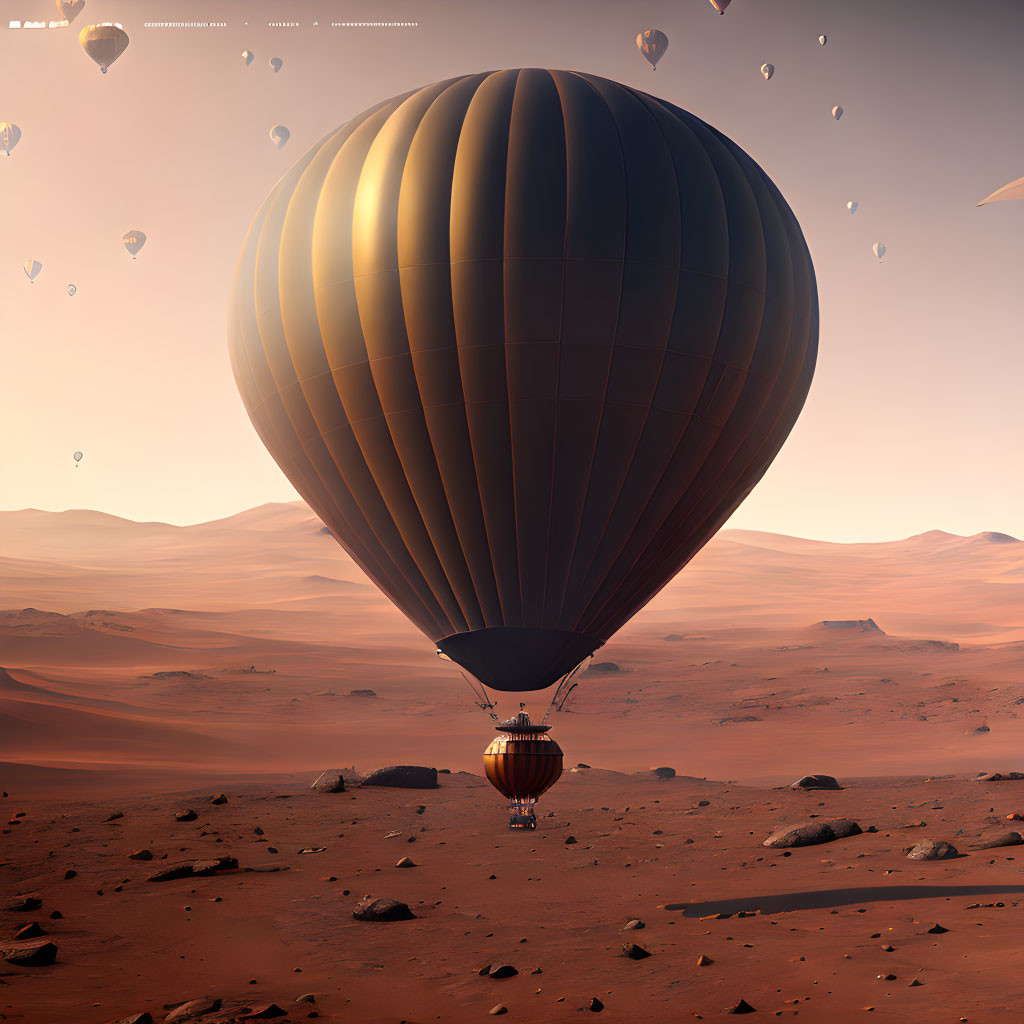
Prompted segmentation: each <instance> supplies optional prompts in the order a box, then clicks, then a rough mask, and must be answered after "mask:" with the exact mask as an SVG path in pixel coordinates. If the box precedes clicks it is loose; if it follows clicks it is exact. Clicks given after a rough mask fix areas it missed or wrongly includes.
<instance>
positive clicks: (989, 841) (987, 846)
mask: <svg viewBox="0 0 1024 1024" xmlns="http://www.w3.org/2000/svg"><path fill="white" fill-rule="evenodd" d="M1001 846H1024V836H1022V835H1021V834H1020V833H1019V832H1003V833H1001V834H1000V835H993V836H982V837H981V839H980V841H979V842H978V847H977V848H978V849H979V850H996V849H999V847H1001Z"/></svg>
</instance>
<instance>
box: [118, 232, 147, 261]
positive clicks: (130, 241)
mask: <svg viewBox="0 0 1024 1024" xmlns="http://www.w3.org/2000/svg"><path fill="white" fill-rule="evenodd" d="M121 241H122V242H124V247H125V248H126V249H127V250H128V251H129V252H130V253H131V254H132V256H138V254H139V253H140V252H141V251H142V247H143V246H144V245H145V244H146V236H145V235H144V234H143V233H142V232H141V231H126V232H125V233H124V234H123V235H122V236H121Z"/></svg>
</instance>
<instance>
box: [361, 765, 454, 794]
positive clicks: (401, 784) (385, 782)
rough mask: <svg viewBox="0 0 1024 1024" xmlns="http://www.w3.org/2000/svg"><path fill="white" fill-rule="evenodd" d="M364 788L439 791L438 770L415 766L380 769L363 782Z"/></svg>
mask: <svg viewBox="0 0 1024 1024" xmlns="http://www.w3.org/2000/svg"><path fill="white" fill-rule="evenodd" d="M363 785H364V786H392V787H394V788H396V789H437V769H436V768H423V767H421V766H419V765H414V764H398V765H392V766H391V767H390V768H378V769H377V770H376V771H375V772H373V773H372V774H371V775H370V777H369V778H367V779H366V780H365V781H364V782H363Z"/></svg>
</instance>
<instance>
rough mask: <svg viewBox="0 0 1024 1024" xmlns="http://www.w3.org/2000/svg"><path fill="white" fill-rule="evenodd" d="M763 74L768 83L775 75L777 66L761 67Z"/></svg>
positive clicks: (765, 65)
mask: <svg viewBox="0 0 1024 1024" xmlns="http://www.w3.org/2000/svg"><path fill="white" fill-rule="evenodd" d="M761 74H762V75H764V80H765V81H766V82H767V81H768V80H769V79H770V78H771V77H772V75H774V74H775V65H774V64H762V65H761Z"/></svg>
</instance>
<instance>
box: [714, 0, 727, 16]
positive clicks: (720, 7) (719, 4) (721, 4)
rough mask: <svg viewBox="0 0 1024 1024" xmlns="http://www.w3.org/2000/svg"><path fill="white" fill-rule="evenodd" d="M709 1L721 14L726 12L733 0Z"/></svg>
mask: <svg viewBox="0 0 1024 1024" xmlns="http://www.w3.org/2000/svg"><path fill="white" fill-rule="evenodd" d="M709 2H710V3H711V6H712V7H714V9H715V10H716V11H718V13H719V14H725V9H726V7H728V6H729V4H731V3H732V0H709Z"/></svg>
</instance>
